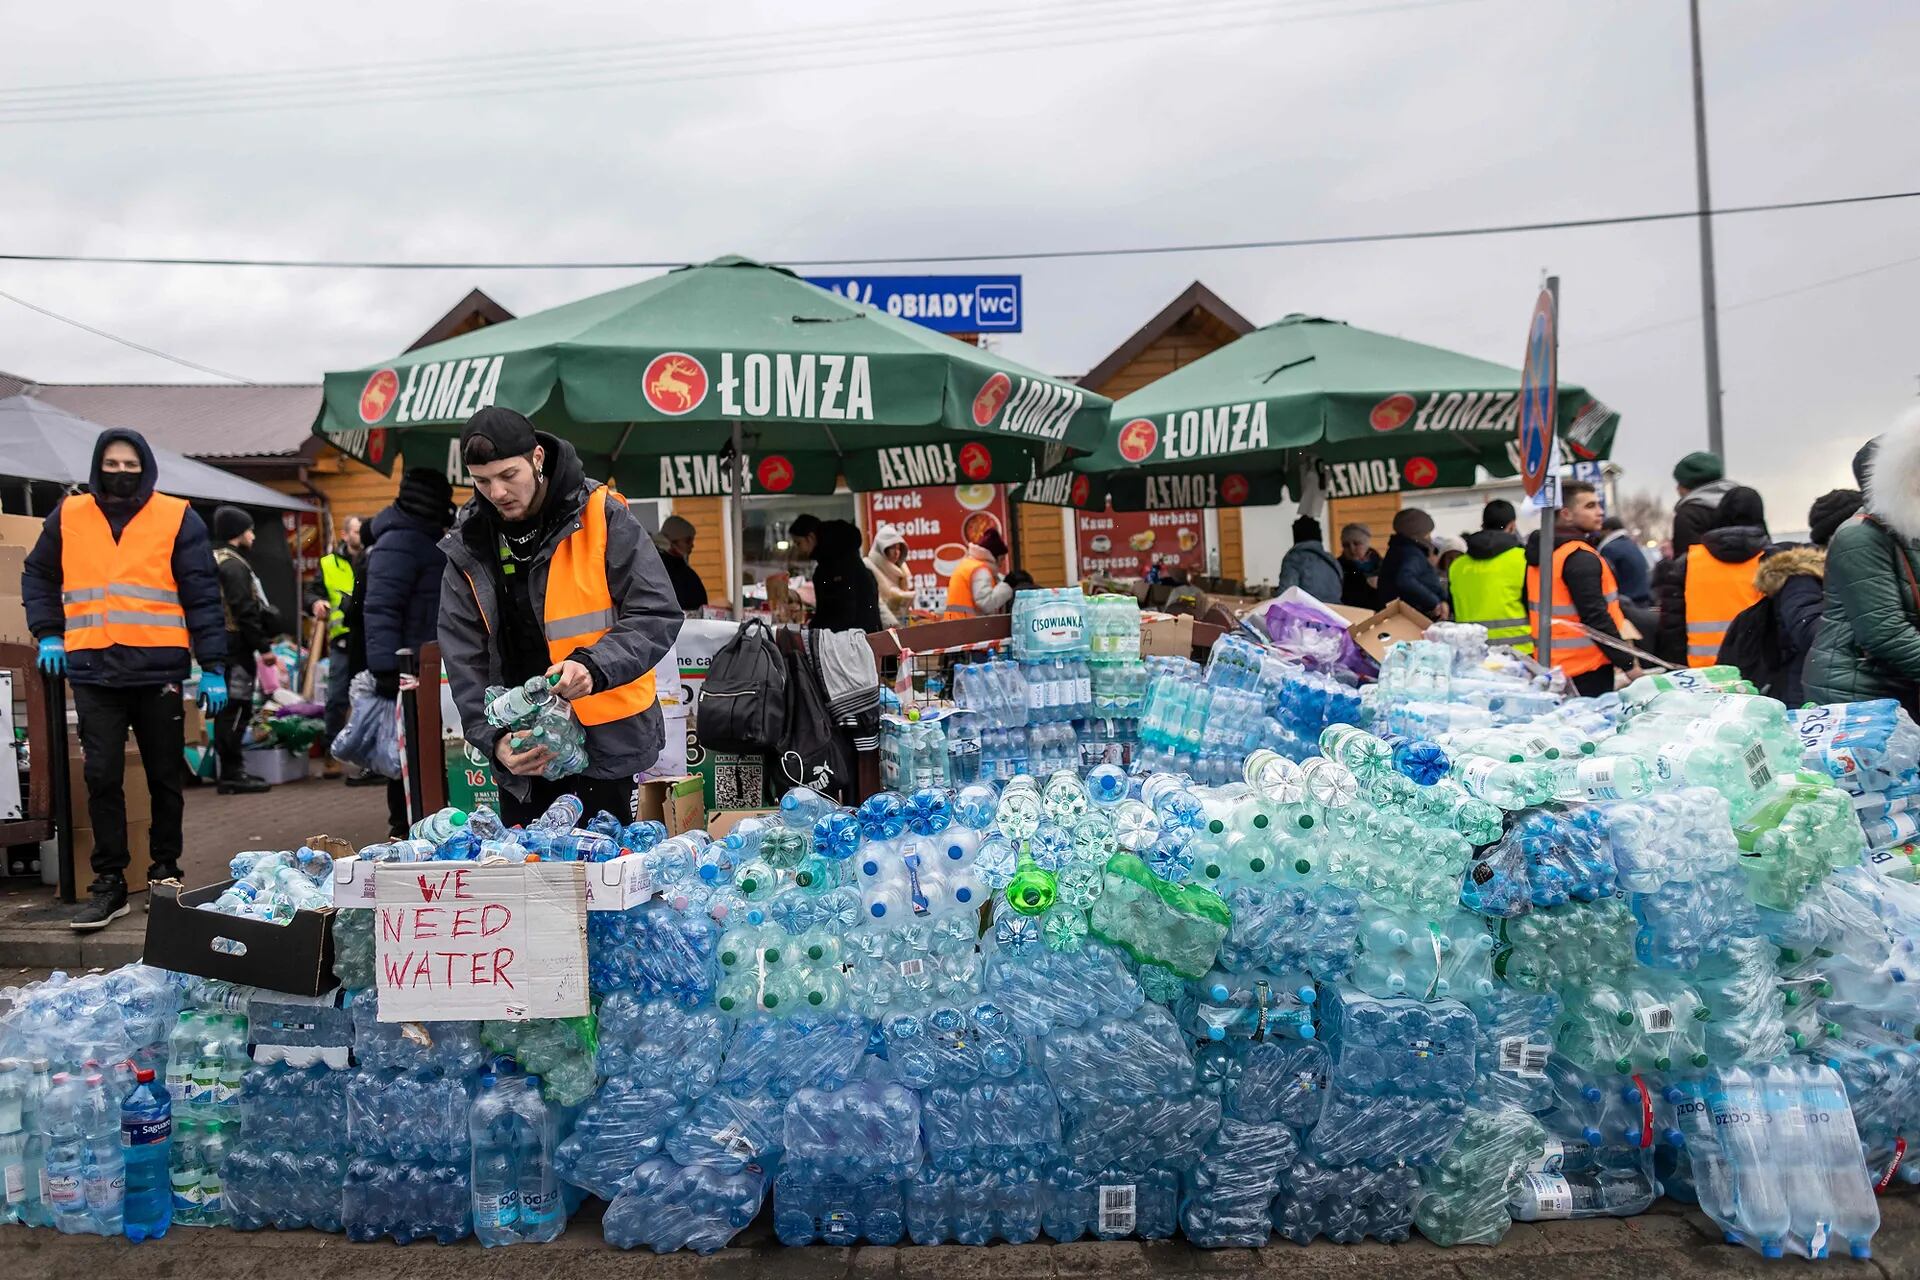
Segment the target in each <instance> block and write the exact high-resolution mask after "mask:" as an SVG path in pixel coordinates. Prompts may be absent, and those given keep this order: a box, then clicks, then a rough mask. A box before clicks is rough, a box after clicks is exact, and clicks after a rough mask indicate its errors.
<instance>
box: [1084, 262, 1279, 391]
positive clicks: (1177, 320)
mask: <svg viewBox="0 0 1920 1280" xmlns="http://www.w3.org/2000/svg"><path fill="white" fill-rule="evenodd" d="M1254 327H1255V326H1254V323H1253V321H1251V320H1249V319H1247V318H1246V317H1245V316H1243V315H1241V314H1240V313H1239V312H1238V311H1236V310H1234V309H1233V308H1232V307H1231V306H1228V305H1227V303H1226V302H1225V301H1224V300H1223V299H1222V298H1221V297H1220V295H1219V294H1217V293H1215V292H1214V291H1213V290H1211V289H1209V288H1207V286H1205V285H1204V284H1201V283H1200V282H1199V281H1198V280H1195V281H1194V282H1193V283H1192V284H1190V285H1188V286H1187V287H1186V288H1185V289H1184V290H1182V291H1181V293H1180V296H1179V297H1177V298H1175V299H1174V300H1173V301H1172V302H1169V303H1168V304H1167V305H1166V306H1164V307H1162V308H1161V309H1160V311H1159V314H1157V315H1155V316H1154V317H1153V319H1151V320H1149V321H1147V322H1146V323H1145V324H1143V325H1141V326H1140V328H1139V329H1138V330H1136V331H1135V332H1134V334H1133V336H1132V337H1130V338H1128V339H1127V340H1126V341H1125V342H1123V343H1121V344H1120V345H1119V346H1117V347H1115V348H1114V349H1113V351H1112V352H1111V353H1109V354H1108V356H1107V357H1106V359H1104V360H1102V361H1100V363H1098V364H1096V365H1095V366H1094V367H1093V368H1092V369H1089V370H1088V371H1087V372H1086V373H1084V374H1082V375H1081V377H1080V385H1081V386H1083V387H1086V388H1087V389H1088V390H1090V391H1096V392H1098V393H1100V394H1101V395H1110V394H1111V395H1113V398H1114V399H1118V398H1119V394H1115V393H1110V392H1109V391H1108V390H1107V387H1108V384H1110V383H1111V382H1112V381H1113V379H1114V378H1115V377H1116V376H1117V375H1118V374H1119V373H1120V372H1121V371H1122V370H1123V369H1125V368H1126V367H1127V366H1128V365H1129V364H1131V363H1133V361H1135V360H1136V359H1138V358H1139V357H1140V356H1141V355H1143V354H1145V353H1146V351H1147V349H1148V348H1150V347H1152V346H1153V345H1154V343H1156V342H1159V341H1161V340H1162V339H1165V338H1169V337H1172V336H1175V335H1176V334H1178V333H1179V332H1180V331H1181V330H1183V329H1185V330H1189V331H1192V332H1193V333H1194V334H1195V336H1197V337H1200V338H1201V339H1203V340H1209V339H1210V340H1211V345H1210V346H1209V347H1208V350H1212V349H1214V348H1217V347H1223V346H1225V345H1226V344H1227V343H1229V342H1232V341H1233V340H1234V339H1235V338H1239V337H1244V336H1245V335H1247V334H1249V333H1252V332H1253V330H1254ZM1202 354H1204V353H1202ZM1133 389H1135V388H1128V390H1133ZM1122 394H1123V393H1122Z"/></svg>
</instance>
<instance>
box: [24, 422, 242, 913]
mask: <svg viewBox="0 0 1920 1280" xmlns="http://www.w3.org/2000/svg"><path fill="white" fill-rule="evenodd" d="M158 479H159V469H158V467H157V465H156V463H155V460H154V456H153V450H152V449H151V448H150V447H149V446H148V444H147V442H146V439H145V437H143V436H141V434H140V433H139V432H137V431H127V430H124V429H121V428H117V427H116V428H109V429H108V430H106V431H102V432H101V433H100V436H99V438H98V439H97V440H95V441H94V444H93V469H92V472H91V475H90V477H89V479H88V481H87V489H88V492H87V494H85V495H78V496H76V497H66V498H62V499H61V500H60V501H59V502H58V503H56V504H55V505H54V508H53V510H52V511H51V512H50V513H48V515H47V518H46V521H45V523H44V524H43V525H42V526H41V529H40V537H39V539H38V540H37V541H36V542H35V543H34V544H33V550H32V551H30V552H28V553H27V558H26V561H25V563H24V565H23V566H22V568H21V574H20V602H21V604H22V606H24V608H25V612H26V615H27V630H28V631H30V632H31V633H32V634H33V637H34V639H35V641H37V642H38V645H39V650H40V652H39V657H38V659H37V663H38V665H39V667H40V669H41V670H42V671H45V672H47V673H49V674H50V675H51V674H62V673H64V674H65V676H66V678H67V683H68V687H69V688H70V689H71V690H72V691H73V705H74V710H75V712H76V714H77V715H78V717H79V720H80V752H81V759H82V776H83V778H84V779H85V781H86V787H87V817H88V819H89V820H90V822H91V823H92V826H93V856H92V858H91V862H92V866H93V883H92V885H91V886H90V887H89V889H88V901H87V903H86V905H85V906H83V907H82V908H81V909H80V911H79V912H78V914H77V915H76V916H75V917H74V918H73V919H72V920H71V921H69V922H68V923H69V927H71V928H73V929H75V930H77V931H82V932H86V931H91V930H95V929H103V928H105V927H106V926H107V925H108V924H110V923H112V922H113V921H114V920H115V919H117V918H119V917H120V916H123V915H125V914H127V879H126V871H127V866H128V864H129V863H130V862H131V861H132V855H131V854H130V853H129V851H128V849H127V800H126V790H125V785H124V784H125V778H126V763H127V730H128V729H132V730H133V736H134V741H136V742H137V743H139V744H140V762H141V764H142V765H143V766H144V767H145V769H146V774H147V790H148V792H149V794H150V795H151V796H152V799H153V827H152V830H151V841H152V855H151V856H152V862H153V866H152V869H151V870H150V871H149V872H148V873H147V878H148V879H149V880H167V879H178V878H179V876H180V851H181V848H182V842H183V836H182V833H181V815H182V813H183V812H184V811H185V807H186V801H185V792H184V787H183V778H182V774H183V773H184V771H185V767H186V761H185V733H184V714H185V713H184V708H183V706H182V704H181V701H180V686H181V685H183V684H184V683H186V679H187V675H188V672H189V670H190V667H191V661H190V659H189V656H188V648H187V647H186V646H180V647H175V646H170V645H150V644H139V643H127V644H109V645H107V646H105V647H104V648H93V647H82V648H77V649H73V650H71V651H69V650H68V648H67V644H66V639H67V631H68V618H67V601H66V600H65V598H64V593H65V592H66V589H67V567H68V566H67V555H66V551H67V548H66V544H65V540H64V539H63V537H62V530H63V527H64V525H65V521H66V519H67V517H68V516H69V515H75V516H77V515H78V513H79V507H78V506H77V507H76V509H75V510H74V511H72V512H69V511H68V509H67V504H68V503H69V502H76V503H79V504H80V505H82V506H84V505H85V503H87V502H91V503H92V504H93V505H94V506H96V507H97V508H98V510H99V513H100V515H101V516H102V517H104V518H105V520H106V524H107V531H108V532H109V533H110V534H111V535H112V536H113V538H114V541H115V543H116V544H117V543H119V542H120V541H121V539H122V538H123V537H124V535H125V534H126V531H127V527H128V525H130V524H131V523H132V522H133V519H134V517H135V516H137V515H139V514H140V513H141V512H142V511H143V510H145V509H146V507H147V505H148V504H149V503H150V502H151V501H152V499H153V497H154V492H155V489H154V486H155V483H156V481H157V480H158ZM163 505H164V504H163ZM76 554H79V553H76ZM167 568H168V572H169V573H170V574H171V575H172V577H173V589H174V594H175V595H177V596H178V597H179V607H180V613H181V617H182V621H183V622H184V623H185V626H186V632H187V639H188V642H189V644H190V646H191V649H192V656H193V657H196V658H198V659H199V660H200V671H201V676H200V700H201V703H202V704H203V705H205V706H206V707H208V709H210V710H216V711H217V710H218V709H219V708H220V706H223V705H225V702H226V697H227V687H226V682H225V676H224V669H225V667H226V661H227V643H226V627H225V625H224V624H223V622H222V618H221V612H220V582H219V577H218V575H217V574H216V573H215V572H214V567H213V557H212V555H211V553H210V548H209V545H208V542H207V526H206V524H205V523H204V522H202V521H201V519H200V517H199V516H198V515H196V514H195V513H194V511H193V509H192V508H191V507H189V508H187V509H186V510H185V511H183V512H181V515H180V525H179V528H178V529H177V530H176V531H175V532H174V534H173V547H172V551H171V554H170V555H169V557H168V561H167ZM74 603H75V604H76V605H77V604H80V603H82V602H80V601H75V602H74Z"/></svg>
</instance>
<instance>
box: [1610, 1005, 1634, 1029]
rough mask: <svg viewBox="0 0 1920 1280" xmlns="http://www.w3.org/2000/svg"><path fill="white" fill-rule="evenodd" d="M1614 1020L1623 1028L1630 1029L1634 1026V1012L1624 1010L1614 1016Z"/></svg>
mask: <svg viewBox="0 0 1920 1280" xmlns="http://www.w3.org/2000/svg"><path fill="white" fill-rule="evenodd" d="M1613 1020H1614V1021H1615V1022H1617V1023H1619V1024H1620V1025H1621V1026H1623V1027H1630V1026H1632V1025H1633V1010H1631V1009H1622V1010H1621V1011H1620V1012H1618V1013H1616V1014H1614V1015H1613Z"/></svg>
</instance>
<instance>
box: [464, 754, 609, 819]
mask: <svg viewBox="0 0 1920 1280" xmlns="http://www.w3.org/2000/svg"><path fill="white" fill-rule="evenodd" d="M494 769H495V770H496V771H497V772H501V773H504V772H506V771H505V770H504V769H503V768H501V766H500V765H499V764H498V762H496V763H495V764H494ZM527 781H528V782H530V783H532V784H533V790H532V792H531V793H530V794H529V796H528V798H527V799H526V800H516V799H514V798H513V793H512V792H510V791H508V790H507V789H506V788H505V787H504V786H503V787H501V788H500V817H501V819H502V820H503V821H504V822H505V823H506V824H507V825H508V826H510V827H524V826H525V825H527V823H529V822H532V821H533V820H534V819H535V818H537V817H539V816H540V815H541V814H543V813H545V812H546V811H547V806H548V805H550V804H552V803H553V802H554V801H555V800H558V799H559V798H560V797H561V796H568V795H571V796H579V797H580V808H581V815H580V818H581V821H582V822H584V821H586V820H587V819H588V818H591V817H593V815H594V814H596V813H598V812H600V811H601V810H602V809H605V810H606V811H607V812H608V813H611V814H612V815H613V816H614V817H616V818H618V819H620V821H621V822H622V823H627V822H631V821H633V791H634V788H633V779H632V778H561V779H560V780H559V781H557V782H548V781H547V780H546V779H545V778H529V779H527Z"/></svg>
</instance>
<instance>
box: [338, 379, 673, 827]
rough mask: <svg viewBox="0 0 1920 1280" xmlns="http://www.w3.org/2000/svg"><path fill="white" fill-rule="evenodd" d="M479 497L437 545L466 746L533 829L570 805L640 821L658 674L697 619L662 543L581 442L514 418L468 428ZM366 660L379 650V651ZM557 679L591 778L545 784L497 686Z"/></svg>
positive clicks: (447, 660)
mask: <svg viewBox="0 0 1920 1280" xmlns="http://www.w3.org/2000/svg"><path fill="white" fill-rule="evenodd" d="M459 448H460V457H461V460H462V461H463V462H464V463H465V465H466V469H467V473H468V474H469V475H470V476H471V477H472V479H473V497H472V498H471V499H470V500H469V501H468V502H467V504H466V505H465V506H464V507H462V508H461V509H460V513H459V515H458V516H456V517H455V518H454V525H453V529H452V531H451V532H450V533H448V534H447V536H446V537H445V538H444V539H443V540H442V541H441V543H440V549H441V550H442V551H444V552H446V553H447V570H446V573H445V575H444V576H443V578H442V580H441V587H440V625H439V635H440V659H441V664H442V666H443V667H444V668H445V670H446V672H447V679H448V683H449V684H450V685H451V686H452V690H453V700H454V704H455V706H457V707H458V708H459V711H460V728H461V732H462V733H463V734H465V736H466V739H467V741H468V743H470V744H471V745H472V746H473V747H474V748H475V749H477V750H478V751H480V752H481V753H482V754H484V755H485V756H486V757H487V758H488V759H490V760H492V761H494V762H495V764H496V765H497V766H498V767H497V768H496V769H495V770H494V772H495V774H496V775H497V776H498V778H499V780H500V816H501V817H502V818H504V819H506V821H507V822H508V824H509V825H511V824H513V823H524V822H526V821H529V820H530V819H533V818H536V817H538V816H539V815H540V814H541V813H542V812H543V811H544V810H545V809H546V807H547V806H548V805H549V804H551V803H552V802H553V801H554V800H556V799H558V798H559V797H560V796H563V795H568V794H572V795H577V796H578V797H580V803H581V805H582V806H583V808H584V809H585V811H586V816H587V817H592V816H593V815H594V813H596V812H597V811H599V810H602V809H604V810H606V811H607V812H609V813H611V814H613V815H614V816H615V817H617V818H619V819H620V821H622V822H626V821H628V820H630V819H631V817H632V815H633V795H634V786H633V783H634V776H635V775H636V774H639V773H641V772H643V771H644V770H646V769H647V768H649V767H650V766H651V765H652V764H653V762H654V760H655V759H657V758H658V757H659V755H660V747H661V743H662V721H661V716H660V708H659V707H658V706H657V705H655V701H654V676H653V668H654V667H655V666H656V665H657V664H658V663H659V662H660V660H661V659H662V658H664V657H665V656H666V655H667V652H668V651H669V650H670V649H671V648H672V647H673V641H674V637H675V636H677V635H679V633H680V626H681V623H682V622H683V621H685V616H684V615H683V614H682V613H681V612H680V604H679V601H678V600H677V599H676V598H675V596H674V593H673V584H672V582H671V581H670V580H669V579H668V577H667V570H666V566H665V565H663V564H661V563H660V553H659V552H658V551H657V550H655V549H654V545H653V539H652V538H650V537H648V536H647V532H646V530H645V529H643V528H641V526H640V522H639V521H638V520H636V519H635V518H634V517H633V515H632V513H631V512H629V511H628V510H627V505H626V503H625V502H623V501H622V500H621V499H620V497H619V496H618V495H617V494H615V493H614V492H613V491H612V490H611V489H610V488H608V487H607V486H606V485H603V484H601V483H599V482H598V481H594V480H589V479H587V478H586V474H585V472H584V471H583V470H582V469H581V466H580V456H579V454H577V453H575V452H574V449H573V446H572V445H571V444H569V443H567V442H566V441H564V440H561V439H559V438H558V437H556V436H553V435H551V434H549V433H548V432H545V431H536V430H535V429H534V426H533V423H531V422H529V421H528V420H527V419H526V418H525V417H524V416H522V415H521V414H518V413H515V412H514V411H512V410H511V409H502V408H499V407H497V406H495V407H489V408H485V409H482V410H481V411H480V412H479V413H477V414H475V415H474V416H473V417H472V418H471V419H470V420H469V421H468V422H467V424H466V426H464V427H462V428H461V430H460V444H459ZM367 660H368V663H369V664H371V663H372V662H373V655H372V654H368V655H367ZM535 676H546V677H549V678H550V680H551V682H552V688H553V690H554V692H555V693H557V694H559V695H560V696H561V697H562V698H565V699H567V700H568V701H570V702H571V703H572V704H573V712H574V714H575V715H576V716H578V717H579V719H580V723H581V724H582V725H584V726H585V727H586V731H587V758H588V764H587V767H586V770H585V772H584V773H582V774H578V775H575V776H571V777H564V778H558V779H554V780H551V781H549V780H547V779H544V778H542V777H540V772H541V770H543V769H545V768H546V766H547V765H548V763H549V762H550V761H551V759H552V753H551V752H549V751H548V750H547V749H546V748H545V747H541V746H537V745H532V746H526V747H525V748H524V749H523V748H522V747H521V746H516V745H515V743H516V735H514V734H510V733H503V732H501V731H500V730H498V729H495V728H493V727H491V726H490V725H488V724H487V717H486V690H487V686H488V685H508V686H511V685H517V684H524V683H525V682H526V681H527V680H528V679H530V678H532V677H535Z"/></svg>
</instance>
